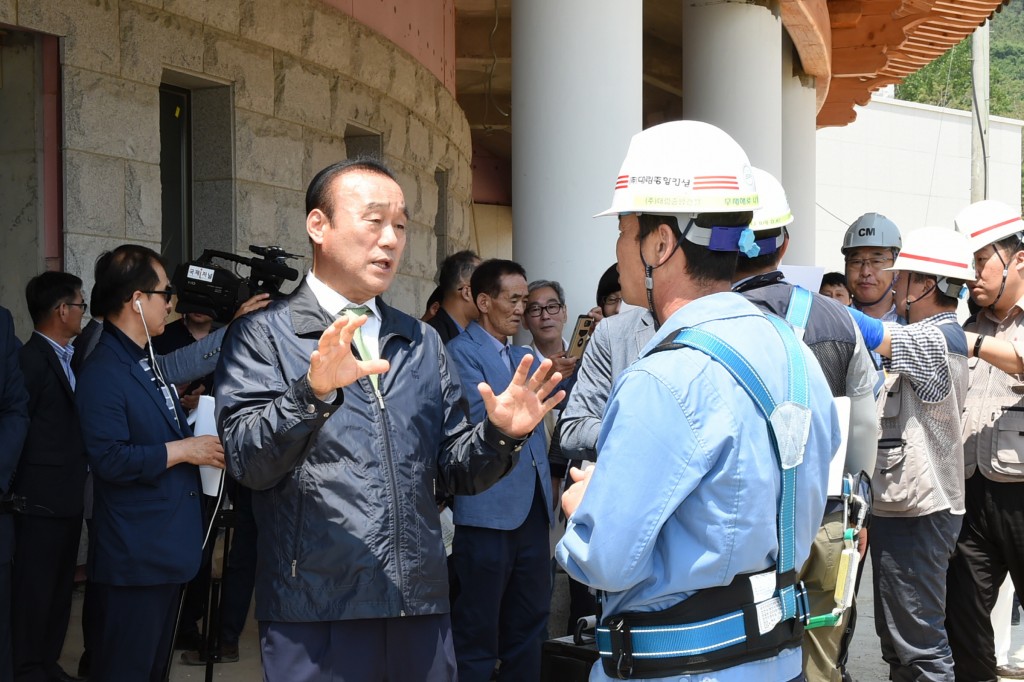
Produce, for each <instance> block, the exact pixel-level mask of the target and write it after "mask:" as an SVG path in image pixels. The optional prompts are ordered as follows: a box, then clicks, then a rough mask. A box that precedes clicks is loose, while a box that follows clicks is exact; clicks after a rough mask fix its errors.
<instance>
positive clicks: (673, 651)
mask: <svg viewBox="0 0 1024 682" xmlns="http://www.w3.org/2000/svg"><path fill="white" fill-rule="evenodd" d="M648 178H660V179H661V182H660V183H657V184H655V183H653V182H647V179H648ZM666 179H667V182H666ZM676 179H680V182H679V183H676V182H675V180H676ZM697 183H704V184H702V185H697ZM695 186H696V187H706V188H707V189H695ZM616 187H617V189H616V191H615V198H614V200H613V205H612V208H611V209H609V210H608V211H606V212H605V213H604V215H614V214H618V216H619V232H620V234H619V239H618V243H617V246H616V253H617V256H618V266H619V275H620V282H621V284H622V294H623V298H624V299H625V300H626V301H627V302H629V303H632V304H637V305H646V306H647V307H648V308H649V310H650V311H651V313H652V315H653V316H654V319H655V320H656V321H657V322H658V323H659V325H660V328H659V331H658V332H657V333H656V334H655V336H654V338H653V339H652V340H651V341H650V342H649V343H648V344H647V346H646V347H645V348H644V350H643V351H642V352H641V357H640V359H639V360H638V361H637V362H636V363H635V364H633V365H632V366H631V367H630V368H629V369H628V370H626V372H624V373H623V375H622V376H621V377H620V378H619V380H618V381H617V382H616V384H615V387H614V389H613V391H612V394H611V397H610V399H609V402H608V406H607V409H606V411H605V414H604V419H603V423H602V428H601V435H600V438H599V440H598V454H599V456H598V460H597V461H598V463H597V466H596V467H595V468H593V469H589V470H587V471H586V472H581V471H579V470H574V471H573V472H572V476H573V478H574V480H576V481H577V482H576V483H575V484H574V485H573V486H571V487H570V488H569V490H568V491H567V492H566V493H565V495H564V496H563V507H564V508H565V510H566V513H567V515H569V524H568V529H567V531H566V534H565V536H564V538H563V539H562V541H561V542H560V543H559V545H558V547H557V550H556V555H557V558H558V561H559V562H560V563H561V564H562V565H563V566H564V567H565V569H566V572H567V573H569V575H571V576H572V577H573V578H575V579H577V580H579V581H581V582H583V583H586V584H587V585H590V586H592V587H594V588H596V589H597V590H599V591H600V592H601V593H602V600H603V601H602V607H603V618H602V624H603V628H604V630H605V631H606V632H605V636H604V638H602V636H601V635H602V628H599V630H598V634H599V636H598V649H599V651H601V653H602V658H601V661H600V662H599V663H597V664H595V666H594V668H593V670H592V672H591V680H605V679H631V678H640V677H643V678H646V679H651V678H657V679H672V680H680V679H682V680H691V679H692V680H695V681H696V680H701V681H703V680H722V681H724V682H730V681H740V680H743V681H744V682H746V681H748V680H754V679H756V680H760V681H763V682H775V681H778V682H786V681H788V680H794V679H798V678H800V677H801V653H800V635H801V634H802V624H801V623H800V620H799V619H800V617H802V616H803V615H805V612H804V611H803V610H802V609H801V608H797V613H796V614H794V613H793V609H792V607H788V608H782V607H780V606H779V605H780V604H781V603H785V602H786V600H785V599H784V598H781V597H780V595H781V594H782V593H783V589H782V588H783V587H785V586H787V585H788V586H790V587H788V588H787V589H794V588H793V587H792V586H793V585H794V581H795V578H794V576H793V575H791V574H792V572H793V571H794V570H796V571H798V570H799V568H800V566H801V564H802V563H803V561H804V560H805V559H806V557H807V555H808V553H809V549H810V544H811V542H812V540H813V538H814V536H815V533H816V532H817V528H818V525H819V523H820V521H821V517H822V512H823V509H824V504H825V498H826V483H827V477H828V466H829V462H830V460H831V458H832V456H833V454H834V453H835V452H836V450H837V448H838V446H839V427H838V420H837V416H836V413H835V410H834V408H833V406H832V397H831V392H830V390H829V387H828V384H827V382H826V380H825V378H824V376H823V375H822V374H821V371H820V368H819V367H818V365H817V363H816V362H815V361H814V358H813V355H812V354H811V352H810V350H809V349H807V348H806V347H805V346H803V345H802V344H799V342H796V341H795V338H791V339H789V340H786V338H785V337H784V335H783V331H782V330H779V329H777V326H776V323H773V322H772V321H770V320H769V318H768V317H767V316H766V315H765V314H763V313H762V312H760V311H759V310H758V309H757V308H756V307H755V306H753V305H752V304H750V303H749V302H747V301H746V300H745V299H744V298H743V297H742V296H740V295H739V294H734V293H731V292H729V287H730V283H731V278H732V276H733V272H734V269H735V263H736V254H737V251H738V250H742V249H746V250H750V249H751V245H752V240H751V235H750V233H749V230H748V229H747V225H749V222H750V217H751V212H750V211H749V210H746V209H748V208H751V209H752V208H756V207H757V202H758V199H757V194H756V188H755V187H754V185H753V180H752V178H751V177H750V174H749V163H748V161H747V159H746V155H745V153H743V151H742V149H740V148H739V146H738V145H736V143H735V142H734V141H733V140H732V139H731V138H729V137H728V135H726V134H725V133H724V132H722V131H721V130H719V129H717V128H715V127H714V126H711V125H709V124H706V123H700V122H695V121H676V122H672V123H667V124H662V125H660V126H655V127H654V128H649V129H648V130H646V131H644V132H642V133H640V134H638V135H637V136H635V137H634V138H633V141H632V143H631V145H630V149H629V152H628V153H627V157H626V160H625V162H624V163H623V168H622V170H621V171H620V173H619V178H618V182H617V184H616ZM679 206H685V207H686V209H685V211H692V213H687V212H685V211H680V209H679V208H676V207H679ZM648 207H653V208H655V209H658V210H661V211H666V209H665V208H662V207H668V209H667V210H668V212H661V213H653V214H652V213H650V212H649V211H650V210H651V208H648ZM737 211H739V212H737ZM776 322H777V323H778V324H781V325H782V326H785V325H784V323H781V322H780V321H778V320H777V319H776ZM684 328H694V329H698V330H701V331H703V332H706V333H708V334H710V335H712V336H714V337H717V338H718V339H720V340H721V341H723V342H725V343H726V344H728V345H729V346H730V347H731V349H732V350H733V351H734V352H735V354H736V356H737V357H738V358H741V359H742V358H746V359H748V361H749V366H750V368H752V369H753V371H754V372H756V374H757V375H758V376H759V377H760V382H761V384H763V387H764V389H766V390H767V392H768V393H770V394H771V396H772V397H773V398H774V399H775V401H776V402H777V403H791V402H793V401H795V398H793V395H791V387H790V379H791V376H805V377H806V380H805V383H804V384H803V386H804V387H805V389H806V390H805V395H804V399H803V404H804V405H809V406H810V409H806V410H805V411H803V412H799V414H801V415H802V417H801V418H802V421H801V419H795V420H793V423H795V424H797V428H795V429H788V428H786V427H784V426H783V425H782V424H781V423H780V424H777V425H776V428H775V434H776V437H777V439H778V440H779V441H780V442H782V443H783V446H782V447H781V448H780V450H779V452H780V453H781V455H777V454H776V451H775V450H774V449H773V443H772V438H771V436H770V433H769V428H768V422H767V420H766V419H765V417H764V416H763V413H762V412H761V411H760V410H759V406H758V403H756V402H755V400H754V398H753V397H752V394H750V393H748V391H747V390H746V389H745V388H744V386H743V385H741V384H740V383H739V381H738V380H737V379H736V378H734V376H733V374H732V372H731V371H730V369H729V367H727V366H726V365H725V364H723V363H722V362H720V361H719V360H717V359H715V358H713V357H711V356H709V355H708V354H707V353H705V352H703V351H701V350H697V349H696V348H693V347H672V348H669V347H668V346H667V345H666V344H669V345H671V344H672V342H673V340H674V339H681V338H682V335H678V331H679V330H680V329H684ZM786 331H787V332H789V333H790V334H791V333H792V332H791V330H789V329H788V327H786ZM676 345H678V344H676ZM793 349H795V351H793ZM794 354H795V357H794ZM740 362H742V360H740ZM794 367H798V368H799V369H800V371H801V372H802V373H803V374H802V375H791V370H792V369H793V368H794ZM780 458H781V461H782V462H783V466H784V467H785V468H786V470H787V473H786V474H783V473H781V471H780ZM784 475H785V476H786V479H785V480H787V481H791V482H792V483H791V484H790V485H792V486H794V487H795V491H794V492H793V494H790V495H786V496H783V497H784V499H789V500H791V502H792V504H791V505H790V506H788V507H786V505H785V504H784V503H783V504H781V505H780V496H782V493H781V488H782V485H781V480H782V479H783V476H784ZM790 490H791V491H792V490H793V489H792V488H791V489H790ZM780 509H788V510H789V513H792V514H793V517H792V524H790V525H787V527H788V529H789V530H788V532H786V531H783V530H780V525H779V521H778V518H777V517H778V515H779V510H780ZM784 538H785V540H783V539H784ZM783 541H784V542H785V543H786V544H785V551H783V552H781V553H780V546H781V543H782V542H783ZM783 565H786V566H788V567H789V569H790V570H789V572H783V571H782V570H781V569H780V570H779V571H778V572H777V571H776V569H777V567H781V566H783ZM766 583H767V584H766ZM795 590H796V592H797V593H799V592H800V589H799V586H798V585H797V586H796V587H795ZM796 601H797V603H798V604H799V603H800V598H799V597H798V598H797V600H796ZM776 607H779V608H776ZM744 609H746V610H747V611H748V612H749V614H750V617H749V618H748V616H746V615H744V614H743V613H741V612H742V611H743V610H744ZM737 613H739V615H737ZM737 618H738V619H739V621H738V635H737V636H732V637H730V635H729V631H728V630H727V629H723V628H721V627H720V626H719V624H720V623H724V622H726V621H734V620H736V619H737ZM652 622H655V623H656V624H655V625H654V626H652ZM751 628H752V630H751ZM643 630H648V631H651V630H654V631H657V634H659V635H660V634H664V637H663V638H662V639H661V640H660V641H659V640H657V639H651V637H650V633H649V632H648V633H644V632H643ZM691 631H693V632H696V631H700V632H701V633H702V635H701V637H700V638H697V639H699V645H698V642H696V641H695V640H692V639H687V636H688V634H687V633H689V632H691ZM751 632H755V633H757V634H756V635H753V636H752V635H750V633H751ZM734 633H735V631H734ZM659 643H660V644H663V645H664V646H661V648H658V647H657V646H655V645H656V644H659Z"/></svg>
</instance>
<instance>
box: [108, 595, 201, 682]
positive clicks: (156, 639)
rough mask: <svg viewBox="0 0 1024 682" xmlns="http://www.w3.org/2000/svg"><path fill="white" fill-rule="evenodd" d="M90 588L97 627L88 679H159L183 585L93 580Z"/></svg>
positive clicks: (155, 681)
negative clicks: (143, 584)
mask: <svg viewBox="0 0 1024 682" xmlns="http://www.w3.org/2000/svg"><path fill="white" fill-rule="evenodd" d="M91 589H92V590H93V591H94V594H95V597H96V598H95V606H96V608H97V610H98V612H99V615H98V620H99V631H98V632H97V633H96V651H95V652H94V654H93V660H92V671H91V674H90V679H95V680H102V681H103V682H147V681H148V682H163V681H164V678H165V677H166V673H167V663H168V661H169V659H170V654H171V646H172V644H173V641H174V621H175V620H176V619H177V617H178V605H179V603H180V599H181V590H182V586H181V585H154V586H147V587H121V586H116V585H105V584H103V583H97V582H94V583H92V587H91ZM140 614H144V617H140ZM112 652H117V655H110V654H111V653H112Z"/></svg>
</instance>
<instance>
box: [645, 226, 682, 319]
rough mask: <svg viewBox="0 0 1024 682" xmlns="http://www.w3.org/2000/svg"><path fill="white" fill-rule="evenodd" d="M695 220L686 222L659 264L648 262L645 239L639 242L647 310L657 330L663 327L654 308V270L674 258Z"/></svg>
mask: <svg viewBox="0 0 1024 682" xmlns="http://www.w3.org/2000/svg"><path fill="white" fill-rule="evenodd" d="M639 216H640V214H637V218H638V219H639ZM694 221H695V219H694V218H690V222H688V223H687V224H686V227H685V228H683V232H682V234H680V235H679V236H678V237H677V238H676V240H675V242H674V243H673V244H672V250H671V251H669V252H668V255H667V256H665V260H663V261H661V262H660V263H658V264H657V265H651V264H650V263H648V262H647V259H646V258H644V250H643V239H641V240H640V241H638V242H637V251H638V252H639V253H640V262H641V263H643V264H644V288H645V289H646V290H647V310H648V311H650V313H651V317H653V318H654V330H655V331H657V330H658V329H660V328H661V320H660V319H659V318H658V312H657V311H656V310H655V309H654V271H655V270H657V269H658V268H660V267H661V266H662V265H664V264H665V263H667V262H668V261H669V259H670V258H672V254H674V253H675V252H676V249H678V248H679V245H680V243H681V242H682V240H684V239H686V234H687V233H688V232H689V231H690V228H691V227H692V226H693V225H694V224H695V222H694ZM647 236H649V235H647ZM645 238H646V236H645Z"/></svg>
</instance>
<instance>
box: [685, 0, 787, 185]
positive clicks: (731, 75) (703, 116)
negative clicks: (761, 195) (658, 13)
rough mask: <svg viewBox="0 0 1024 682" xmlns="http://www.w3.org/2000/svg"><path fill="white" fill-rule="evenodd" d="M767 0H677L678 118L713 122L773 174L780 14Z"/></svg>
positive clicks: (777, 166) (778, 138)
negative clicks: (761, 0) (756, 0)
mask: <svg viewBox="0 0 1024 682" xmlns="http://www.w3.org/2000/svg"><path fill="white" fill-rule="evenodd" d="M769 1H770V2H771V4H770V6H769V7H766V6H764V4H756V5H754V4H745V3H740V2H733V1H731V0H726V1H724V2H715V3H713V4H705V3H706V2H707V0H683V117H684V118H686V119H694V120H698V121H706V122H707V123H712V124H714V125H716V126H718V127H719V128H721V129H722V130H724V131H726V132H727V133H729V134H730V135H732V136H733V138H734V139H735V140H736V141H737V142H739V143H740V146H742V147H743V149H744V150H746V152H747V156H748V157H749V158H750V161H751V163H752V164H753V165H755V166H757V167H759V168H762V169H764V170H766V171H768V172H769V173H771V174H772V175H774V176H775V177H780V174H781V171H782V94H781V86H780V80H781V78H780V74H781V73H782V20H781V19H780V18H779V13H778V4H777V2H775V0H769Z"/></svg>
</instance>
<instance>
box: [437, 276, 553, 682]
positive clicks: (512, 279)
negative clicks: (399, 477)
mask: <svg viewBox="0 0 1024 682" xmlns="http://www.w3.org/2000/svg"><path fill="white" fill-rule="evenodd" d="M470 284H471V286H472V288H473V298H474V300H475V301H476V305H477V307H478V308H479V309H480V319H479V320H478V321H477V322H471V323H470V324H469V327H468V328H467V329H466V331H465V333H463V334H461V335H459V336H458V337H457V338H455V339H453V340H452V341H451V343H449V344H448V346H447V349H448V352H449V353H450V354H451V358H452V361H453V362H454V363H455V366H456V367H457V368H458V370H459V376H460V377H461V378H462V386H463V390H464V391H465V392H466V397H467V398H468V400H469V409H470V419H471V421H473V423H478V422H481V421H483V419H484V417H485V413H484V402H483V399H482V397H481V394H480V391H479V390H478V389H477V386H479V385H480V383H481V382H486V383H488V384H490V386H491V387H492V388H493V389H494V390H496V391H497V390H501V389H503V388H504V387H505V386H506V385H507V384H508V383H509V382H510V381H511V380H512V375H513V372H514V371H515V368H516V367H518V366H519V363H520V362H521V361H522V360H523V358H524V357H526V356H528V354H529V351H528V350H527V349H526V348H524V347H522V346H516V345H514V344H510V343H509V337H510V336H512V335H513V334H515V333H516V330H518V329H519V325H520V324H521V323H522V320H523V313H524V310H529V306H531V305H532V306H538V305H540V303H539V302H538V300H537V299H536V298H533V299H531V297H530V291H529V288H528V287H527V284H526V272H525V271H524V270H523V268H522V266H521V265H519V264H518V263H515V262H513V261H508V260H488V261H484V262H483V263H482V264H481V265H480V266H479V267H478V268H477V269H476V271H474V272H473V277H472V279H471V280H470ZM542 289H548V290H549V291H551V290H553V289H552V287H551V286H550V283H548V285H547V286H545V287H542ZM535 291H536V290H535ZM531 300H532V301H533V302H532V303H530V301H531ZM556 305H557V306H558V310H557V311H556V312H555V313H551V312H550V311H549V310H548V308H547V306H550V307H551V308H552V309H554V308H555V307H556ZM542 310H543V312H542V314H541V315H539V316H538V317H539V318H540V317H543V318H545V319H547V318H549V317H551V316H556V317H557V316H561V317H562V323H563V324H564V313H560V312H559V311H560V310H561V304H560V303H558V302H557V299H555V300H554V301H551V300H547V299H544V307H543V308H542ZM552 338H554V340H555V341H558V340H559V338H555V337H552ZM539 363H540V361H539V360H538V359H535V360H534V362H533V371H536V370H537V369H538V367H539ZM548 473H549V469H548V458H547V450H546V447H545V442H544V431H543V429H540V428H537V429H534V431H533V433H532V434H531V435H530V437H529V439H528V440H527V441H526V443H525V444H524V445H523V449H522V451H521V452H520V453H519V462H518V463H517V464H516V465H515V467H513V469H512V470H511V471H510V472H509V473H508V474H507V475H506V476H505V477H504V478H503V479H502V480H501V481H499V482H498V483H496V484H495V485H494V486H493V487H491V488H490V489H489V490H487V491H486V492H483V493H480V494H479V495H474V496H472V497H470V496H464V495H458V496H456V498H455V509H454V511H455V539H454V542H453V544H452V564H453V566H454V568H455V573H456V575H457V576H458V580H459V585H460V591H459V594H458V596H457V597H456V599H455V602H454V604H453V605H452V625H453V633H454V637H455V657H456V659H457V661H458V667H459V679H460V680H461V681H462V682H487V680H490V679H491V675H492V674H493V673H494V666H495V664H496V663H497V662H498V661H500V662H501V669H500V674H499V678H498V679H501V680H538V679H540V652H541V644H542V643H543V641H544V638H545V637H546V635H547V622H548V612H549V610H550V598H551V555H550V547H549V542H548V535H549V531H550V528H551V518H552V511H551V510H552V502H551V487H550V485H551V482H550V479H549V477H548Z"/></svg>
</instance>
